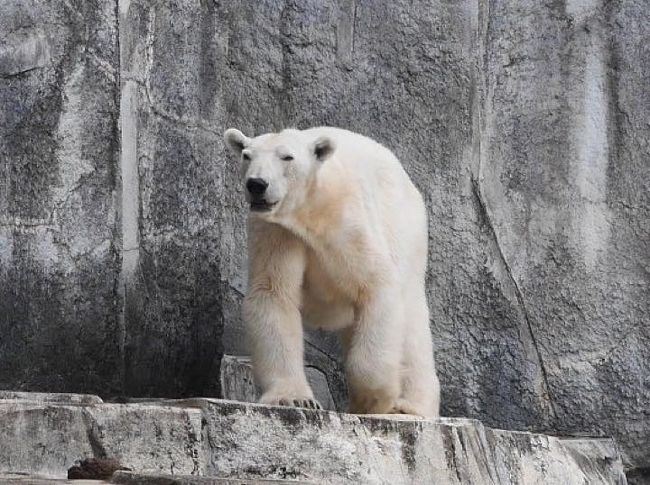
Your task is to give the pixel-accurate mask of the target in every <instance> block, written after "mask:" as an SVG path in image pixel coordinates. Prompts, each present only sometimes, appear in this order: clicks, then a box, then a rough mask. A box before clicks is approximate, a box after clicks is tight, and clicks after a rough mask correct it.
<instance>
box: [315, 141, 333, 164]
mask: <svg viewBox="0 0 650 485" xmlns="http://www.w3.org/2000/svg"><path fill="white" fill-rule="evenodd" d="M333 152H334V143H332V140H330V139H329V138H319V139H318V140H316V143H315V144H314V155H316V159H317V160H318V161H319V162H324V161H325V160H327V159H328V158H329V157H330V155H331V154H332V153H333Z"/></svg>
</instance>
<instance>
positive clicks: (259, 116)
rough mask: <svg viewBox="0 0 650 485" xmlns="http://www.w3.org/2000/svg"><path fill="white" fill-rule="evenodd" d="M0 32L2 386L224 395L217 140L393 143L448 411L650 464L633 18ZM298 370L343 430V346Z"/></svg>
mask: <svg viewBox="0 0 650 485" xmlns="http://www.w3.org/2000/svg"><path fill="white" fill-rule="evenodd" d="M98 6H101V8H98ZM116 7H117V8H116ZM0 13H2V15H0V25H1V26H2V29H3V31H6V32H8V35H7V36H5V37H4V38H3V39H2V40H0V101H1V102H2V103H3V106H6V107H7V108H8V109H6V110H3V111H1V112H0V113H1V114H0V120H2V123H0V148H1V150H0V157H2V163H0V171H1V172H0V173H2V179H1V181H0V182H1V183H0V189H2V190H0V218H2V219H0V283H2V284H0V292H2V293H1V294H0V296H1V297H2V298H0V310H1V311H0V329H1V330H2V335H3V336H4V337H3V338H2V339H1V340H0V364H1V365H0V386H2V387H13V388H23V389H38V390H84V391H87V392H94V393H99V394H100V395H112V394H113V393H119V392H121V393H124V394H127V395H133V396H135V395H140V396H146V395H154V396H191V395H211V396H216V395H219V393H220V391H221V390H220V389H219V370H220V368H219V365H220V359H221V355H222V353H223V351H224V349H225V350H226V351H228V352H230V353H233V354H244V353H246V348H245V346H244V345H243V341H242V335H241V322H240V319H239V304H240V301H241V297H242V294H243V291H244V288H245V283H246V282H245V276H244V267H245V251H244V247H245V246H244V241H245V234H244V221H245V207H244V201H243V197H242V193H241V188H240V184H239V181H238V167H237V166H236V164H235V163H233V161H232V159H231V157H230V156H229V155H228V154H227V153H226V150H225V148H224V147H223V145H222V142H221V133H222V132H223V130H224V129H225V128H226V127H230V126H237V127H238V128H240V129H242V130H243V131H245V132H246V133H248V134H251V135H252V134H259V133H261V132H265V131H269V130H276V129H280V128H283V127H285V126H289V125H293V126H297V127H307V126H313V125H318V124H329V125H337V126H341V127H345V128H349V129H352V130H354V131H357V132H361V133H363V134H366V135H369V136H371V137H373V138H375V139H377V140H379V141H381V142H383V143H384V144H386V145H387V146H388V147H389V148H391V149H392V150H394V151H395V153H396V154H397V155H398V157H399V158H400V159H401V160H402V161H403V162H404V164H405V166H406V169H407V171H408V172H409V174H410V175H411V176H412V178H413V180H414V182H415V183H416V184H417V185H418V187H419V188H420V189H421V190H422V191H423V193H424V195H425V199H426V202H427V206H428V207H429V216H430V250H431V256H430V269H429V277H428V288H429V292H428V297H429V301H430V304H431V310H432V311H431V315H432V319H431V320H432V333H433V335H434V341H435V347H436V357H437V361H438V369H439V373H440V378H441V383H442V408H443V414H444V415H455V416H460V415H462V416H469V417H473V418H478V419H480V420H482V421H483V422H485V423H486V424H487V425H490V426H495V427H500V428H514V429H528V430H546V431H549V430H550V431H552V430H556V431H558V432H561V433H566V434H571V433H582V432H584V433H589V434H592V435H614V436H615V437H616V438H617V439H618V441H619V442H620V444H621V446H622V450H623V454H624V460H625V462H626V464H628V465H629V466H636V467H644V468H645V469H646V470H647V469H648V467H650V453H648V451H647V450H649V449H650V415H649V414H648V413H649V407H648V406H647V403H648V402H650V380H649V379H648V375H650V355H649V352H650V330H649V328H650V327H648V326H647V325H645V320H646V319H647V315H648V314H649V313H650V247H649V245H650V234H649V232H650V225H649V224H650V223H649V221H650V200H649V199H650V196H649V195H648V194H650V190H648V189H649V186H648V180H650V173H649V171H650V164H648V163H647V160H648V158H649V156H650V153H649V151H650V144H649V142H648V140H650V133H649V131H650V125H649V124H648V121H647V120H648V118H649V116H650V113H649V111H650V98H649V96H650V94H649V93H650V91H648V89H647V79H648V70H649V69H650V46H649V44H648V43H647V42H646V39H647V38H648V35H650V19H649V18H648V17H649V15H650V13H649V12H648V9H647V5H646V4H645V2H641V1H638V0H637V1H634V0H630V1H627V2H606V1H605V0H588V1H587V0H567V1H564V2H559V1H553V2H550V1H547V2H536V1H533V0H522V1H519V0H516V1H515V0H499V1H497V0H460V1H455V2H446V1H441V0H440V1H424V0H414V1H411V0H409V1H408V2H407V1H403V0H398V1H391V2H388V1H367V0H326V1H322V0H307V1H293V0H263V1H259V2H250V1H248V0H238V1H232V2H213V1H208V0H173V1H169V2H153V1H148V0H130V1H129V0H120V1H119V2H118V5H115V3H112V2H105V3H101V5H100V4H99V3H98V2H92V1H91V2H79V1H76V2H75V1H72V0H69V1H63V0H59V1H55V2H41V1H34V2H31V3H26V2H17V1H8V2H7V1H5V2H3V3H2V5H0ZM116 16H119V26H120V28H119V41H120V42H119V47H120V58H119V66H120V67H119V76H117V75H116V69H117V67H116V66H117V64H118V62H117V60H116V56H117V51H116V49H117V33H116V25H117V18H116ZM118 83H119V85H118ZM118 89H119V90H120V92H119V95H118V96H116V90H118ZM79 93H83V96H81V95H80V94H79ZM116 99H118V100H119V106H118V102H117V101H116ZM89 113H91V114H92V116H90V115H89ZM118 116H119V127H120V131H119V133H118V131H117V130H116V120H117V117H118ZM117 146H119V147H120V150H119V159H118V158H117V149H116V147H117ZM116 181H119V183H118V182H116ZM115 221H119V222H118V223H116V222H115ZM70 341H73V342H74V344H70V343H69V342H70ZM306 353H307V362H308V364H309V365H310V366H311V367H312V368H314V369H318V371H319V372H321V374H319V375H320V376H325V378H326V379H327V381H328V384H329V387H330V392H331V395H332V400H333V403H334V404H335V405H336V407H338V408H339V409H343V408H344V407H345V399H346V398H345V382H344V379H343V376H342V373H341V363H340V359H339V352H338V346H337V344H336V342H335V340H334V339H333V338H331V337H329V336H326V335H324V334H319V333H312V334H309V335H308V337H307V345H306ZM98 356H101V358H97V357H98ZM314 372H316V371H314ZM634 473H636V474H637V475H639V476H641V474H642V473H643V472H642V471H638V472H634Z"/></svg>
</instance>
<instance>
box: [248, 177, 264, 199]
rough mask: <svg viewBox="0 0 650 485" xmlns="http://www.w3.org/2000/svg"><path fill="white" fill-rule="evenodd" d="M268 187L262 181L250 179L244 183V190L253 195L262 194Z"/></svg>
mask: <svg viewBox="0 0 650 485" xmlns="http://www.w3.org/2000/svg"><path fill="white" fill-rule="evenodd" d="M268 186H269V184H268V182H267V181H266V180H264V179H258V178H250V179H248V180H247V181H246V189H247V190H248V191H249V192H250V193H251V194H253V195H258V196H259V195H262V194H264V192H266V188H267V187H268Z"/></svg>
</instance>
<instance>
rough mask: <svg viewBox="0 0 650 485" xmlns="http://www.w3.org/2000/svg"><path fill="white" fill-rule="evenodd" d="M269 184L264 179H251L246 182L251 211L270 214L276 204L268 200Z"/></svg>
mask: <svg viewBox="0 0 650 485" xmlns="http://www.w3.org/2000/svg"><path fill="white" fill-rule="evenodd" d="M268 186H269V183H268V182H267V181H266V180H264V179H262V178H249V179H248V180H247V181H246V190H247V191H248V194H249V196H250V204H251V210H252V211H255V212H268V211H270V210H271V209H272V208H273V206H274V205H275V204H276V202H269V201H268V200H267V199H266V189H267V188H268Z"/></svg>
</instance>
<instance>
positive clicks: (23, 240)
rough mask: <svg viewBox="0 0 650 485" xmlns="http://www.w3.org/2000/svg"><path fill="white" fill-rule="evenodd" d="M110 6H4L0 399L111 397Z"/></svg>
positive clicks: (114, 104) (116, 314) (113, 118)
mask: <svg viewBox="0 0 650 485" xmlns="http://www.w3.org/2000/svg"><path fill="white" fill-rule="evenodd" d="M118 80H119V56H118V52H117V29H116V17H115V4H114V3H112V2H107V1H103V0H91V1H81V0H70V1H63V0H54V1H49V0H42V1H41V0H34V1H30V2H24V1H21V0H6V1H2V2H0V106H1V108H0V334H1V335H2V338H1V339H0V388H14V389H30V390H49V391H71V390H79V389H84V390H87V391H94V392H100V391H101V392H107V393H110V392H115V391H116V390H117V389H119V387H120V380H121V369H122V359H121V356H120V346H121V340H122V333H123V328H122V326H121V323H120V307H119V305H118V304H117V303H118V295H117V291H116V290H117V287H118V286H117V281H118V275H119V269H120V254H119V248H120V247H121V243H120V239H119V232H117V228H118V224H119V223H118V221H119V217H120V216H119V213H118V206H117V204H116V200H115V196H116V193H117V190H118V182H119V177H120V175H119V172H118V171H117V166H116V161H117V157H118V154H119V139H118V138H117V133H118V130H119V125H118V118H119V115H120V112H119V105H118V100H119V98H118V95H119V90H118V86H117V84H116V83H117V81H118Z"/></svg>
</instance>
